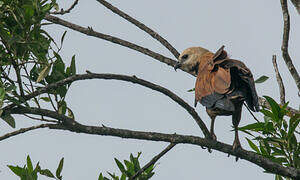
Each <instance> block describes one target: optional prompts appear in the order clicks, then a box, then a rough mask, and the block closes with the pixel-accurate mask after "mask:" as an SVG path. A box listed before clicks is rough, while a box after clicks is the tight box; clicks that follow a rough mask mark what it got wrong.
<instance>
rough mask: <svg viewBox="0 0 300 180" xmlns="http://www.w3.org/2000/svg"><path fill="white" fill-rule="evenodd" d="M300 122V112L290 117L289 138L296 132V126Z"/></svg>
mask: <svg viewBox="0 0 300 180" xmlns="http://www.w3.org/2000/svg"><path fill="white" fill-rule="evenodd" d="M299 123H300V114H296V115H294V116H293V117H291V119H290V126H289V131H288V135H287V138H288V139H290V138H291V137H292V135H293V134H294V132H295V130H296V127H298V125H299Z"/></svg>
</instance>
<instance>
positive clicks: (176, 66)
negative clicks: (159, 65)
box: [174, 61, 182, 71]
mask: <svg viewBox="0 0 300 180" xmlns="http://www.w3.org/2000/svg"><path fill="white" fill-rule="evenodd" d="M181 65H182V64H181V62H179V61H177V63H176V64H175V66H174V70H175V71H176V69H178V68H180V67H181Z"/></svg>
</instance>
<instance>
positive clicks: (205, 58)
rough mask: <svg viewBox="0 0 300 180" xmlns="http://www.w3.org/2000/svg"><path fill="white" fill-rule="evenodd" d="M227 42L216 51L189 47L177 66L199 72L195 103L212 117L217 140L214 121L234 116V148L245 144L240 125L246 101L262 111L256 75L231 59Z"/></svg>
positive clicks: (211, 129)
mask: <svg viewBox="0 0 300 180" xmlns="http://www.w3.org/2000/svg"><path fill="white" fill-rule="evenodd" d="M224 47H225V46H224V45H223V46H222V47H221V48H219V50H217V52H216V53H213V52H210V51H209V50H207V49H205V48H202V47H190V48H187V49H185V50H184V51H183V52H182V53H181V54H180V56H179V57H178V61H177V63H176V64H175V66H174V69H175V71H176V69H178V68H182V69H185V70H187V71H188V72H189V73H194V74H197V79H196V83H195V103H194V106H195V107H196V106H197V103H198V102H200V104H202V105H203V106H205V108H206V112H207V114H208V116H209V117H210V118H211V126H210V134H211V137H212V139H213V140H217V137H216V135H215V133H214V124H215V119H216V117H217V116H232V124H233V127H234V132H235V138H234V142H233V150H237V149H239V148H242V147H241V143H240V140H239V135H238V125H239V123H240V120H241V112H242V107H243V104H244V102H246V104H247V106H248V107H249V109H250V110H251V111H253V112H258V111H259V104H258V95H257V92H256V89H255V84H254V79H253V75H252V73H251V71H250V69H249V68H247V66H246V65H245V64H244V63H243V62H242V61H239V60H235V59H231V58H230V57H229V56H228V54H227V52H226V51H225V50H224Z"/></svg>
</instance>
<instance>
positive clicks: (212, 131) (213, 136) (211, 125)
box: [206, 109, 217, 141]
mask: <svg viewBox="0 0 300 180" xmlns="http://www.w3.org/2000/svg"><path fill="white" fill-rule="evenodd" d="M206 112H207V114H208V116H209V117H210V119H211V124H210V135H211V137H212V139H213V140H215V141H216V140H217V136H216V135H215V132H214V125H215V119H216V114H215V113H214V112H213V111H212V110H210V109H206Z"/></svg>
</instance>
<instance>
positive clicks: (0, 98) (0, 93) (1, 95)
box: [0, 87, 6, 101]
mask: <svg viewBox="0 0 300 180" xmlns="http://www.w3.org/2000/svg"><path fill="white" fill-rule="evenodd" d="M5 93H6V92H5V89H4V88H2V87H0V101H3V100H4V97H5Z"/></svg>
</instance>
